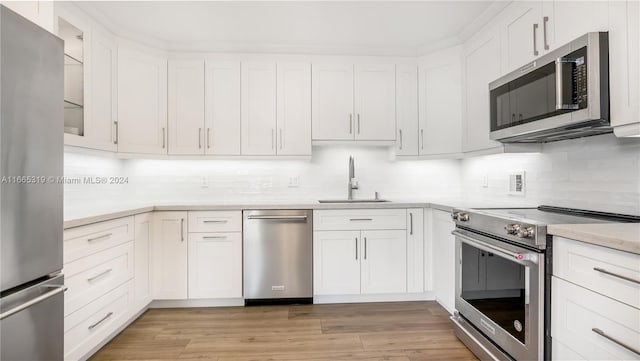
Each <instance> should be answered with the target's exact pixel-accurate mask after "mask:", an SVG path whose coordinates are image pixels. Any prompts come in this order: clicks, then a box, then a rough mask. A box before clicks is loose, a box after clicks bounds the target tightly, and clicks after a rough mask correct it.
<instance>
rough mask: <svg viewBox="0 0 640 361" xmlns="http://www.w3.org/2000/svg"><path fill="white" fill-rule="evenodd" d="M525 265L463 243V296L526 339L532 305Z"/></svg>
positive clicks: (515, 335)
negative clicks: (528, 299)
mask: <svg viewBox="0 0 640 361" xmlns="http://www.w3.org/2000/svg"><path fill="white" fill-rule="evenodd" d="M526 272H527V270H526V267H525V266H522V265H520V264H518V263H515V262H512V261H510V260H508V259H506V258H502V257H500V256H498V255H496V254H493V253H490V252H487V251H484V250H480V249H478V248H475V247H473V246H471V245H469V244H467V243H462V289H461V297H462V299H464V300H465V301H466V302H467V303H469V304H470V305H471V306H473V307H474V308H475V309H477V310H478V311H480V312H481V313H483V314H484V315H485V316H486V317H487V318H489V319H491V320H492V321H493V322H495V323H496V324H498V325H500V327H502V328H503V329H504V330H505V331H507V332H508V333H509V334H511V335H512V336H513V337H515V338H516V339H517V340H518V341H520V342H521V343H523V344H524V343H525V334H526V330H527V328H526V326H527V320H528V318H529V315H528V310H529V305H528V302H526V301H527V300H526Z"/></svg>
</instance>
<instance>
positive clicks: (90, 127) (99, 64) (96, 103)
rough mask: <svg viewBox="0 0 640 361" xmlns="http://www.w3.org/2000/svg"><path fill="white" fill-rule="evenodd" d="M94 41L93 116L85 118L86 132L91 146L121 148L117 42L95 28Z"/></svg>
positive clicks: (113, 149) (109, 148)
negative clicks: (118, 129) (118, 112)
mask: <svg viewBox="0 0 640 361" xmlns="http://www.w3.org/2000/svg"><path fill="white" fill-rule="evenodd" d="M91 38H92V44H91V51H92V57H91V60H92V61H91V63H92V64H91V89H90V91H91V96H90V97H91V103H90V105H91V106H90V108H89V111H90V116H88V117H87V119H86V120H85V127H86V129H85V135H86V137H87V138H88V140H89V143H90V144H91V148H95V149H102V150H108V151H113V152H115V151H117V150H118V146H117V143H118V138H117V122H116V112H117V109H116V97H117V92H116V81H117V79H116V74H117V72H116V66H117V64H116V63H117V61H118V58H117V55H118V54H117V53H118V51H117V49H118V48H117V46H116V43H115V41H114V39H113V38H112V37H111V36H110V35H107V34H106V33H103V32H101V31H94V32H93V34H92V37H91Z"/></svg>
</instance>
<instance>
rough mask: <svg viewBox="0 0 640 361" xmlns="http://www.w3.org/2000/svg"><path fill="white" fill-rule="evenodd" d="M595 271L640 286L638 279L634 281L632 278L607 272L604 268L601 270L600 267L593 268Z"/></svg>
mask: <svg viewBox="0 0 640 361" xmlns="http://www.w3.org/2000/svg"><path fill="white" fill-rule="evenodd" d="M593 270H594V271H598V272H600V273H604V274H606V275H609V276H613V277H617V278H620V279H623V280H625V281H629V282H633V283H636V284H639V285H640V280H636V279H633V278H631V277H627V276H623V275H619V274H617V273H613V272H609V271H607V270H606V269H604V268H600V267H593Z"/></svg>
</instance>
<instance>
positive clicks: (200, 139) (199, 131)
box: [198, 128, 202, 149]
mask: <svg viewBox="0 0 640 361" xmlns="http://www.w3.org/2000/svg"><path fill="white" fill-rule="evenodd" d="M198 149H202V128H198Z"/></svg>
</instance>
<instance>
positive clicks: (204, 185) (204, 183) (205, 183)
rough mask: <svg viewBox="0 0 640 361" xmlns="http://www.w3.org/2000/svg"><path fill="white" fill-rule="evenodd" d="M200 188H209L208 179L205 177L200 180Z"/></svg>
mask: <svg viewBox="0 0 640 361" xmlns="http://www.w3.org/2000/svg"><path fill="white" fill-rule="evenodd" d="M200 188H209V178H207V177H201V178H200Z"/></svg>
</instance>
